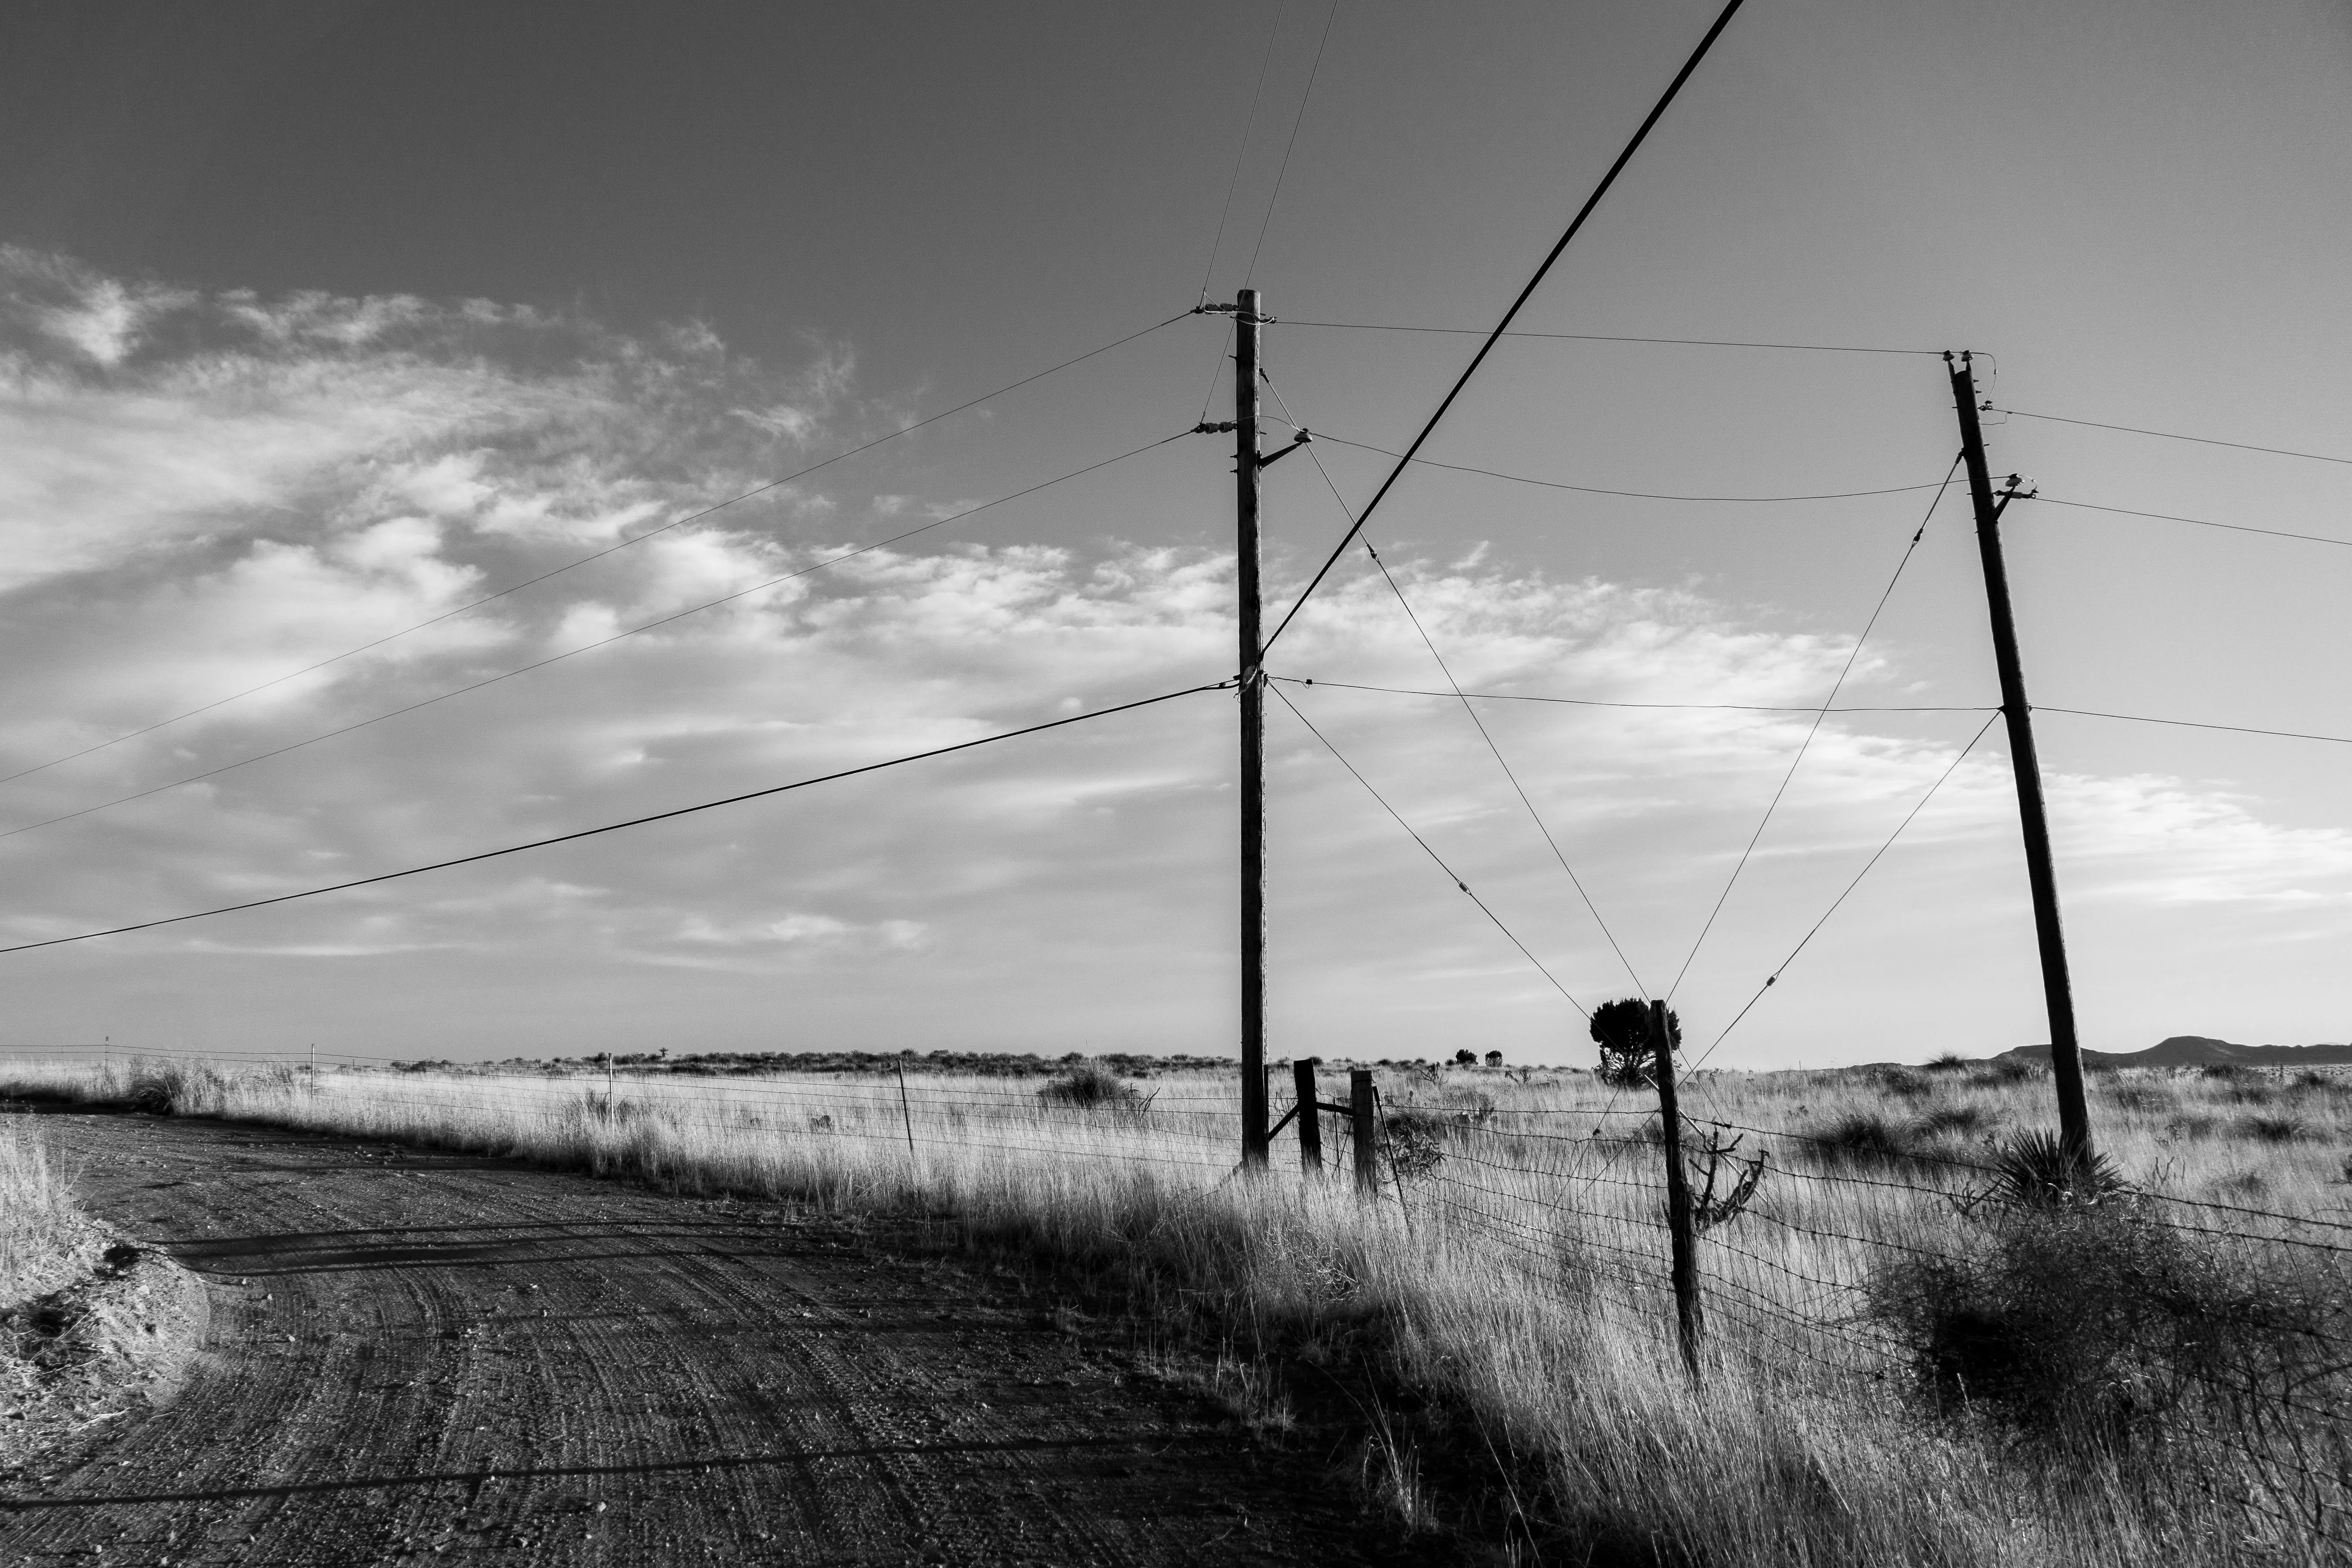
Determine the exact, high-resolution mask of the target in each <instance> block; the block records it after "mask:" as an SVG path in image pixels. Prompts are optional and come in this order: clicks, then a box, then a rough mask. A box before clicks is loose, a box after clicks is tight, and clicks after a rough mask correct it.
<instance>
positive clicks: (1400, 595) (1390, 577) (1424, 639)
mask: <svg viewBox="0 0 2352 1568" xmlns="http://www.w3.org/2000/svg"><path fill="white" fill-rule="evenodd" d="M1260 374H1261V375H1264V373H1263V372H1261V373H1260ZM1265 384H1266V389H1267V390H1268V391H1270V392H1273V393H1274V401H1275V405H1276V407H1277V408H1280V409H1281V410H1282V416H1283V417H1284V418H1285V419H1288V418H1290V408H1289V405H1287V404H1286V403H1285V402H1284V401H1283V397H1282V394H1281V392H1280V391H1278V390H1276V387H1275V384H1274V378H1273V377H1272V376H1270V375H1265ZM1298 427H1299V428H1301V429H1303V428H1305V427H1304V426H1298ZM1307 457H1308V458H1309V459H1311V460H1312V461H1313V462H1314V464H1315V471H1316V472H1317V473H1318V474H1320V475H1321V476H1322V477H1323V488H1324V489H1328V490H1329V491H1330V492H1331V500H1332V504H1333V505H1335V506H1337V507H1338V508H1339V515H1340V516H1341V517H1344V518H1347V519H1348V521H1349V522H1351V523H1352V522H1354V521H1356V519H1355V518H1354V517H1353V516H1352V515H1351V514H1350V513H1349V510H1348V502H1347V499H1346V498H1345V497H1343V496H1342V495H1340V493H1339V486H1338V485H1336V484H1334V483H1332V482H1331V474H1330V471H1329V470H1328V469H1327V468H1324V466H1323V459H1322V458H1321V456H1320V455H1319V454H1318V453H1317V452H1316V450H1315V447H1314V446H1313V445H1312V444H1311V443H1310V444H1308V446H1307ZM1356 531H1357V533H1358V535H1359V537H1360V539H1361V540H1362V542H1363V546H1364V553H1365V554H1367V555H1369V556H1370V557H1371V561H1372V564H1373V566H1374V567H1376V568H1378V570H1379V572H1380V574H1381V580H1382V581H1383V582H1385V583H1387V584H1388V585H1389V592H1390V593H1391V594H1393V595H1396V602H1397V605H1398V606H1399V607H1400V608H1402V610H1403V611H1404V616H1405V619H1406V620H1408V621H1410V622H1412V629H1413V631H1414V632H1415V633H1416V634H1418V635H1419V637H1421V645H1422V647H1425V648H1427V649H1428V650H1429V657H1430V658H1431V659H1433V661H1435V663H1436V665H1437V672H1438V673H1439V674H1440V675H1442V676H1444V678H1445V684H1446V685H1447V686H1449V687H1451V688H1453V689H1454V697H1455V698H1456V699H1457V700H1459V701H1460V702H1461V704H1462V711H1463V712H1464V713H1465V715H1467V716H1468V718H1469V720H1470V723H1471V725H1472V727H1473V728H1475V730H1476V731H1478V738H1479V739H1480V740H1482V741H1484V742H1486V750H1487V751H1488V752H1491V753H1492V754H1493V756H1494V758H1495V765H1496V767H1499V768H1501V769H1502V770H1503V777H1504V778H1506V779H1507V780H1509V781H1510V785H1511V790H1512V793H1514V794H1516V795H1517V796H1518V797H1519V804H1520V805H1523V806H1525V807H1526V808H1527V813H1528V821H1530V822H1532V823H1534V824H1535V825H1536V831H1537V832H1538V833H1539V834H1541V835H1542V836H1543V841H1544V845H1545V847H1547V848H1549V850H1550V851H1551V858H1553V859H1554V860H1556V861H1558V862H1559V868H1560V870H1561V871H1562V872H1564V873H1566V874H1567V877H1568V880H1569V885H1570V887H1572V888H1574V889H1576V896H1577V897H1578V898H1580V899H1581V900H1584V907H1585V910H1586V911H1587V912H1588V913H1590V914H1591V916H1592V923H1593V924H1595V925H1597V926H1599V927H1600V928H1601V936H1602V937H1603V938H1604V939H1605V940H1606V941H1607V942H1608V943H1609V950H1610V951H1611V952H1614V953H1615V954H1616V955H1617V962H1618V963H1622V964H1623V965H1624V966H1625V973H1626V976H1627V978H1629V979H1631V980H1632V981H1633V988H1634V989H1635V990H1637V991H1638V990H1641V989H1642V977H1641V975H1639V974H1638V973H1635V972H1634V969H1633V960H1632V959H1630V958H1628V957H1626V956H1625V950H1624V948H1623V947H1622V946H1621V945H1619V943H1618V941H1617V933H1616V932H1615V931H1611V930H1610V929H1609V922H1608V921H1607V920H1605V919H1604V918H1602V916H1601V907H1600V906H1599V905H1598V904H1596V903H1594V902H1593V901H1592V895H1591V892H1590V891H1588V890H1587V889H1586V888H1585V886H1584V879H1582V878H1581V877H1579V876H1578V875H1577V874H1576V868H1574V867H1572V866H1570V864H1569V863H1568V855H1567V853H1566V852H1565V851H1563V850H1562V849H1561V848H1560V847H1559V839H1558V838H1556V837H1553V835H1552V831H1551V827H1550V825H1549V824H1548V823H1546V822H1545V821H1544V819H1543V814H1542V813H1541V812H1539V811H1538V810H1537V809H1536V803H1535V802H1534V801H1533V800H1532V799H1530V798H1529V797H1528V791H1527V786H1526V785H1525V784H1521V783H1520V782H1519V775H1518V774H1517V773H1515V772H1514V771H1513V770H1512V768H1511V764H1510V761H1509V759H1508V758H1507V757H1505V756H1504V755H1503V748H1502V747H1501V746H1500V745H1498V744H1496V741H1495V737H1494V735H1493V734H1492V733H1491V732H1490V731H1488V730H1487V728H1486V721H1485V720H1484V719H1482V718H1480V717H1479V716H1478V710H1477V709H1476V708H1475V707H1473V706H1472V705H1471V702H1470V699H1469V698H1468V697H1466V696H1464V695H1463V691H1462V683H1461V682H1460V681H1458V680H1456V679H1454V669H1453V667H1452V666H1450V665H1448V664H1447V663H1446V662H1445V656H1444V654H1443V653H1440V652H1439V651H1438V648H1437V642H1436V639H1435V638H1433V637H1431V636H1430V635H1429V628H1428V627H1427V626H1424V625H1423V624H1422V619H1421V616H1420V615H1419V614H1418V613H1417V612H1415V611H1414V609H1413V607H1412V600H1410V599H1408V598H1406V597H1405V593H1404V588H1403V586H1402V584H1399V583H1398V582H1397V580H1396V574H1394V573H1392V572H1391V571H1390V570H1389V565H1388V563H1387V562H1385V561H1383V560H1381V552H1379V551H1378V550H1376V549H1375V548H1373V546H1372V540H1371V535H1370V534H1368V533H1365V532H1363V531H1362V530H1361V528H1360V527H1359V528H1358V529H1357V530H1356Z"/></svg>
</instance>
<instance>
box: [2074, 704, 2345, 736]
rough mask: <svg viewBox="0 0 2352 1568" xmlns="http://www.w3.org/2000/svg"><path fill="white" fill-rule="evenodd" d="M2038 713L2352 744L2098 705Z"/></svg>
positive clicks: (2249, 726) (2288, 731)
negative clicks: (2103, 709)
mask: <svg viewBox="0 0 2352 1568" xmlns="http://www.w3.org/2000/svg"><path fill="white" fill-rule="evenodd" d="M2033 710H2034V711H2035V712H2036V713H2072V714H2073V715H2074V717H2076V718H2078V719H2121V720H2123V721H2126V723H2132V724H2166V725H2169V726H2171V727H2173V728H2175V729H2180V730H2226V731H2229V732H2230V733H2231V734H2233V735H2268V736H2270V737H2272V738H2273V739H2274V740H2281V741H2326V742H2330V743H2332V744H2334V745H2338V746H2352V735H2315V734H2312V733H2310V732H2308V731H2302V730H2257V729H2255V728H2253V727H2252V725H2248V724H2207V723H2200V721H2197V720H2194V719H2152V718H2150V717H2149V716H2148V715H2147V714H2145V713H2103V712H2101V711H2099V710H2097V709H2095V708H2049V707H2044V706H2043V705H2042V704H2041V703H2038V702H2037V703H2035V704H2034V705H2033Z"/></svg>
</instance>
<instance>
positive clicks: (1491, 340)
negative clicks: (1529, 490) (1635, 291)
mask: <svg viewBox="0 0 2352 1568" xmlns="http://www.w3.org/2000/svg"><path fill="white" fill-rule="evenodd" d="M1742 3H1743V0H1730V4H1729V5H1726V6H1725V7H1724V8H1723V11H1722V14H1721V15H1719V16H1717V17H1716V19H1715V24H1714V26H1710V27H1709V28H1707V30H1706V37H1703V38H1701V39H1700V40H1699V43H1698V47H1696V49H1694V50H1692V51H1691V56H1690V58H1688V59H1687V60H1685V61H1684V62H1683V68H1682V69H1681V70H1679V71H1677V72H1675V79H1674V80H1673V81H1672V82H1670V83H1668V84H1667V87H1666V90H1665V91H1664V93H1663V94H1662V95H1661V96H1660V97H1659V99H1658V101H1657V102H1656V104H1655V105H1654V106H1653V107H1652V108H1651V110H1650V112H1649V114H1648V115H1647V116H1646V117H1644V118H1643V121H1642V123H1641V126H1640V128H1639V129H1637V130H1636V131H1635V132H1633V139H1632V140H1631V141H1629V142H1626V143H1625V147H1624V150H1623V151H1622V152H1621V153H1618V154H1617V159H1616V162H1614V163H1611V164H1610V165H1609V171H1608V173H1607V174H1603V175H1601V183H1600V184H1597V185H1595V186H1594V187H1593V189H1592V194H1591V195H1589V196H1587V197H1586V198H1585V201H1584V205H1582V206H1581V207H1580V208H1578V209H1577V213H1576V216H1574V217H1573V218H1570V220H1569V225H1568V227H1567V229H1566V230H1565V231H1564V232H1562V234H1561V235H1560V237H1559V240H1558V241H1557V242H1555V243H1554V244H1553V246H1552V247H1551V249H1550V251H1549V252H1548V253H1547V254H1546V255H1545V257H1544V258H1543V260H1542V262H1541V263H1540V264H1538V266H1537V268H1536V270H1535V275H1534V276H1533V277H1531V278H1529V279H1528V281H1527V286H1526V287H1525V288H1523V289H1520V290H1519V293H1518V297H1517V299H1515V300H1512V301H1511V303H1510V308H1509V309H1507V310H1505V311H1504V312H1503V319H1502V320H1501V321H1497V322H1496V323H1495V327H1494V330H1493V331H1491V332H1489V333H1488V334H1487V337H1486V342H1482V343H1480V344H1479V345H1478V352H1477V353H1475V354H1473V355H1472V356H1471V358H1470V363H1469V364H1468V365H1467V366H1465V368H1464V370H1463V372H1462V374H1460V375H1459V376H1456V377H1455V378H1454V384H1453V386H1451V387H1450V388H1448V389H1447V391H1446V394H1445V395H1444V398H1443V399H1441V400H1440V401H1439V403H1438V405H1437V408H1436V411H1435V412H1434V413H1433V414H1431V415H1430V416H1429V419H1428V422H1427V423H1426V424H1424V425H1423V426H1422V427H1421V432H1420V434H1418V435H1416V436H1415V437H1413V438H1412V444H1411V445H1410V446H1408V447H1406V448H1405V450H1404V455H1403V456H1402V458H1398V459H1397V465H1396V467H1395V468H1391V469H1390V470H1389V476H1388V478H1387V479H1383V480H1381V487H1380V489H1378V490H1376V491H1374V492H1373V495H1372V499H1371V500H1370V501H1369V502H1367V503H1366V504H1365V506H1364V509H1363V510H1361V511H1360V512H1359V513H1357V514H1356V521H1355V522H1354V523H1353V525H1351V526H1350V528H1349V531H1348V534H1347V536H1346V537H1345V538H1343V539H1341V540H1340V541H1339V543H1338V544H1337V545H1336V546H1334V547H1333V549H1332V551H1331V554H1330V557H1329V559H1328V560H1326V561H1325V562H1324V563H1323V564H1322V566H1321V567H1320V568H1319V569H1318V571H1317V572H1316V574H1315V575H1314V577H1313V578H1312V579H1310V580H1309V581H1308V583H1307V588H1306V591H1305V592H1303V593H1301V594H1300V595H1298V597H1297V600H1296V601H1294V602H1293V603H1292V605H1291V606H1290V610H1289V612H1288V613H1287V614H1286V615H1285V616H1283V617H1282V620H1281V622H1280V624H1279V625H1277V626H1276V627H1275V628H1274V635H1273V636H1272V637H1267V638H1266V639H1265V643H1264V644H1262V645H1261V652H1263V651H1264V650H1265V649H1270V648H1271V647H1273V646H1274V645H1275V644H1276V642H1278V641H1280V640H1281V637H1282V634H1283V633H1284V632H1285V631H1286V630H1288V629H1289V626H1290V623H1291V622H1292V621H1294V620H1296V619H1297V617H1298V612H1299V611H1301V610H1303V609H1305V608H1306V607H1307V601H1308V600H1309V599H1311V598H1313V597H1314V596H1315V590H1316V589H1317V588H1318V587H1319V586H1320V585H1321V584H1322V582H1323V579H1324V577H1325V576H1327V575H1328V574H1329V573H1330V570H1331V568H1332V567H1333V566H1334V565H1336V564H1337V563H1338V562H1339V557H1340V556H1341V555H1343V554H1345V553H1346V552H1347V549H1348V546H1349V544H1350V543H1352V542H1354V541H1355V536H1356V532H1357V531H1359V530H1360V529H1361V528H1362V527H1363V526H1364V524H1365V523H1366V522H1367V521H1370V518H1371V515H1372V513H1373V512H1375V511H1377V510H1380V504H1381V500H1383V499H1385V498H1386V497H1387V495H1388V493H1389V491H1390V490H1391V489H1393V488H1394V487H1395V485H1396V482H1397V480H1398V479H1399V478H1400V477H1402V475H1403V473H1404V471H1405V468H1406V467H1407V466H1408V465H1409V464H1410V463H1411V462H1412V458H1413V457H1414V456H1415V455H1416V454H1418V453H1419V452H1420V450H1421V448H1422V446H1423V443H1424V442H1426V441H1427V440H1428V439H1429V437H1431V436H1432V435H1433V433H1435V431H1436V429H1437V426H1438V425H1439V424H1440V423H1441V422H1443V421H1444V418H1445V415H1446V412H1447V411H1448V410H1449V409H1451V408H1452V407H1453V406H1454V400H1455V399H1456V398H1458V397H1460V396H1461V395H1462V389H1463V388H1464V387H1465V386H1467V385H1469V384H1470V378H1471V377H1472V376H1474V375H1476V374H1478V367H1479V366H1480V365H1482V364H1485V363H1486V356H1487V355H1488V354H1490V353H1494V351H1495V345H1496V343H1497V342H1501V341H1502V334H1503V333H1504V332H1505V331H1507V330H1508V329H1509V327H1510V324H1511V323H1512V321H1516V320H1517V318H1518V314H1519V311H1520V310H1521V309H1522V308H1523V307H1525V306H1526V304H1527V302H1528V300H1529V299H1531V298H1533V297H1534V295H1535V291H1536V289H1537V288H1538V287H1539V286H1540V285H1541V284H1542V282H1543V280H1544V279H1545V278H1546V277H1547V276H1549V274H1550V272H1551V269H1552V265H1553V263H1555V262H1557V261H1558V260H1559V258H1560V255H1561V253H1562V252H1564V251H1566V250H1567V249H1568V247H1569V244H1570V241H1572V240H1573V239H1575V238H1576V237H1577V234H1578V233H1579V231H1580V230H1581V229H1582V228H1583V227H1584V224H1585V220H1586V219H1588V218H1590V217H1591V216H1592V213H1593V210H1594V209H1595V208H1596V207H1598V206H1599V205H1601V197H1603V196H1605V195H1608V194H1609V189H1610V187H1611V186H1612V185H1613V184H1616V183H1617V176H1618V175H1619V174H1622V173H1623V171H1624V168H1625V165H1626V164H1628V163H1632V162H1633V154H1634V153H1636V152H1637V151H1639V150H1640V148H1641V145H1642V143H1643V142H1644V141H1646V140H1648V138H1649V134H1650V130H1651V128H1652V127H1653V126H1654V125H1656V124H1657V122H1658V121H1659V120H1660V119H1661V118H1663V117H1664V114H1665V112H1666V108H1667V106H1668V105H1670V104H1672V103H1673V102H1674V100H1675V96H1676V95H1677V94H1679V93H1680V92H1681V91H1682V89H1683V84H1684V83H1685V82H1686V81H1688V80H1689V79H1690V78H1691V74H1692V73H1693V72H1694V71H1696V70H1697V69H1698V67H1699V62H1700V61H1701V60H1703V59H1705V58H1706V55H1707V51H1708V50H1709V49H1712V48H1713V47H1715V41H1716V39H1717V38H1718V37H1722V35H1723V30H1724V29H1725V28H1726V27H1727V26H1730V25H1731V18H1732V17H1733V16H1735V15H1737V14H1738V10H1739V7H1740V5H1741V4H1742Z"/></svg>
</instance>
